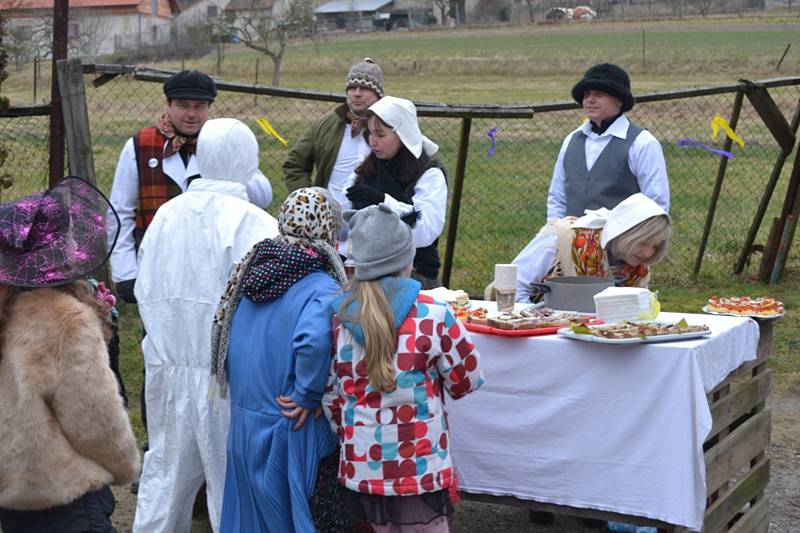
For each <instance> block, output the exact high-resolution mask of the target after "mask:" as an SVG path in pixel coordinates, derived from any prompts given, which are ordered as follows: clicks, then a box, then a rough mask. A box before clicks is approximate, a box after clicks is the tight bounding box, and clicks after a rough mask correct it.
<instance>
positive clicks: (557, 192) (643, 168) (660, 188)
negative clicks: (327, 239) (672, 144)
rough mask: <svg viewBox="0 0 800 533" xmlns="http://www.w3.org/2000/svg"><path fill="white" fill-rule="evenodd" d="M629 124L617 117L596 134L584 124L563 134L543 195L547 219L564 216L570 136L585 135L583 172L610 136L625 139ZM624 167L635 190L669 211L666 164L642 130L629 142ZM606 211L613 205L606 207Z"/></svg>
mask: <svg viewBox="0 0 800 533" xmlns="http://www.w3.org/2000/svg"><path fill="white" fill-rule="evenodd" d="M628 126H630V121H629V120H628V119H627V118H626V117H625V115H621V116H620V117H619V118H618V119H617V120H615V121H614V123H613V124H611V126H609V127H608V129H607V130H606V131H605V132H603V133H601V134H597V133H594V132H593V131H592V123H591V122H590V121H586V122H585V123H584V124H583V125H581V127H579V128H577V129H576V130H574V131H573V132H572V133H570V134H569V135H567V138H566V139H564V142H563V143H562V144H561V150H560V151H559V152H558V158H557V159H556V165H555V167H554V168H553V179H552V181H551V182H550V191H549V192H548V193H547V219H548V220H550V219H551V218H563V217H564V216H566V213H567V198H566V192H565V184H564V180H565V176H564V154H565V153H566V151H567V146H569V142H570V140H572V136H573V135H575V134H576V133H578V132H580V131H582V132H583V133H584V134H586V145H585V150H586V169H587V170H591V169H592V167H593V166H594V163H595V161H597V158H598V157H599V156H600V154H601V153H602V152H603V149H604V148H605V147H606V145H607V144H608V143H609V141H610V140H611V138H612V137H619V138H620V139H625V138H626V137H627V134H628ZM628 167H629V168H630V169H631V172H632V173H633V175H634V176H636V181H637V182H638V183H639V190H640V191H641V192H642V194H644V195H645V196H648V197H650V198H652V199H653V200H654V201H655V202H656V203H657V204H658V205H660V206H661V207H663V208H664V210H665V211H667V212H669V179H668V177H667V164H666V162H665V161H664V152H663V151H662V150H661V143H659V142H658V139H656V138H655V137H653V134H652V133H650V132H649V131H647V130H644V131H642V132H641V133H640V134H639V135H638V136H637V137H636V139H635V140H634V141H633V144H632V145H631V148H630V150H628ZM606 207H608V208H609V209H611V208H613V207H614V206H612V205H609V206H606Z"/></svg>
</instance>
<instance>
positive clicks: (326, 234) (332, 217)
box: [209, 187, 347, 399]
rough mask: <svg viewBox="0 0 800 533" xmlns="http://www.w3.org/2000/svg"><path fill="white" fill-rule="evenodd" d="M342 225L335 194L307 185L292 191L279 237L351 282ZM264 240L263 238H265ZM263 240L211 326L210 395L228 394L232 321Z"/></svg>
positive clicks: (246, 259) (226, 294) (249, 255)
mask: <svg viewBox="0 0 800 533" xmlns="http://www.w3.org/2000/svg"><path fill="white" fill-rule="evenodd" d="M341 226H342V209H341V207H340V206H339V202H337V201H336V200H335V199H334V198H333V195H331V193H330V192H329V191H328V190H327V189H323V188H321V187H307V188H304V189H298V190H296V191H294V192H293V193H291V194H290V195H289V197H288V198H286V201H285V202H283V205H282V206H281V211H280V213H279V214H278V231H279V232H280V235H279V236H278V237H276V239H275V240H277V241H282V242H284V243H287V244H291V245H294V246H296V247H299V248H302V249H307V250H313V251H314V252H316V253H317V254H319V255H321V256H322V257H323V258H324V261H322V263H323V264H324V265H325V271H326V272H327V273H328V274H329V275H330V276H331V277H332V278H334V279H335V280H336V281H337V282H338V283H339V284H340V285H344V284H345V283H346V282H347V275H346V274H345V271H344V265H343V264H342V260H341V258H340V257H339V253H338V252H337V251H336V249H335V247H334V246H335V244H336V240H337V238H338V237H339V230H340V229H341ZM262 242H263V241H262ZM260 245H261V243H258V244H256V245H255V246H253V248H252V249H251V250H250V251H249V252H248V253H247V255H245V257H244V258H243V259H242V260H241V261H240V262H239V265H238V266H237V267H236V269H235V270H234V272H233V274H232V275H231V279H230V280H229V281H228V286H227V287H226V288H225V292H223V294H222V297H221V298H220V303H219V305H218V307H217V313H216V315H215V316H214V323H213V326H212V328H211V376H212V380H211V386H210V387H209V396H210V397H211V398H212V399H213V398H216V397H219V398H224V397H225V396H226V395H227V389H228V376H227V374H226V371H225V362H226V360H227V356H228V343H229V335H230V331H231V321H232V319H233V314H234V312H235V311H236V308H237V307H238V306H239V301H240V300H241V299H242V295H243V289H244V285H245V283H244V280H246V279H247V277H248V273H249V272H250V270H251V269H252V268H254V267H256V266H257V265H256V263H257V262H258V260H259V257H261V256H262V254H259V253H258V252H259V247H260Z"/></svg>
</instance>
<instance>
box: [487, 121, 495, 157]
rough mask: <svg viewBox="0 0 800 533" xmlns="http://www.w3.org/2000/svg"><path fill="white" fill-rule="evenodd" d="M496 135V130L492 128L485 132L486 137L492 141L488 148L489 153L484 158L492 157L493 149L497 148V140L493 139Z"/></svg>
mask: <svg viewBox="0 0 800 533" xmlns="http://www.w3.org/2000/svg"><path fill="white" fill-rule="evenodd" d="M496 133H497V128H492V129H490V130H489V131H487V132H486V136H487V137H489V139H491V141H492V145H491V146H490V147H489V151H488V152H486V157H487V158H489V157H492V154H493V153H494V147H495V146H497V139H496V138H495V134H496Z"/></svg>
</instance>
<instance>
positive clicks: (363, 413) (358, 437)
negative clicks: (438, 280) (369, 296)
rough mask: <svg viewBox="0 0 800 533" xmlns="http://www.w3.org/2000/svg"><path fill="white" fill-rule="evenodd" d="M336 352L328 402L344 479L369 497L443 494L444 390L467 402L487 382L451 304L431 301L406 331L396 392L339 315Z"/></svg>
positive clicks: (412, 315)
mask: <svg viewBox="0 0 800 533" xmlns="http://www.w3.org/2000/svg"><path fill="white" fill-rule="evenodd" d="M334 338H335V339H334V340H335V343H334V349H335V354H334V358H333V364H332V368H331V374H330V377H329V379H328V388H327V391H326V394H325V397H324V398H323V407H324V408H325V411H326V415H327V416H328V418H329V419H330V420H331V424H332V426H333V428H334V431H336V433H337V435H338V436H339V439H340V442H341V452H340V453H341V455H340V461H339V480H340V481H341V482H342V484H343V485H345V486H346V487H347V488H349V489H351V490H354V491H358V492H362V493H368V494H377V495H386V496H402V495H412V494H421V493H426V492H435V491H438V490H443V489H447V488H449V487H450V486H451V485H452V483H453V463H452V460H451V457H450V442H449V433H448V426H447V411H446V409H445V397H444V391H445V389H447V391H448V392H449V393H450V396H452V397H453V398H460V397H462V396H464V395H466V394H468V393H470V392H472V391H474V390H476V389H477V388H478V387H480V385H481V384H482V383H483V373H482V372H481V370H480V358H479V355H478V352H477V351H476V350H475V345H474V344H472V342H471V340H470V338H469V336H468V334H467V331H466V329H465V328H464V325H463V324H462V323H461V322H460V321H458V320H457V319H456V318H455V317H454V316H453V314H452V313H451V312H450V309H449V307H448V306H447V305H446V304H444V303H442V302H438V301H434V300H433V299H431V298H430V297H428V296H425V295H422V294H420V295H417V298H416V303H415V304H414V305H413V306H412V308H411V311H410V312H409V314H408V315H407V317H406V319H405V320H404V321H403V322H402V323H401V325H400V328H399V329H398V351H397V353H396V355H395V377H396V382H397V387H396V389H395V390H393V391H391V392H386V393H380V392H378V391H376V390H374V389H373V388H372V387H371V386H370V385H369V381H368V378H367V361H366V359H365V353H364V348H363V347H362V346H361V345H360V344H358V343H357V342H355V340H354V338H353V335H352V334H351V332H350V331H349V330H348V329H347V328H345V327H344V326H343V325H342V324H341V323H340V322H339V321H338V319H336V317H334Z"/></svg>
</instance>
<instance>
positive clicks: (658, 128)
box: [0, 74, 800, 294]
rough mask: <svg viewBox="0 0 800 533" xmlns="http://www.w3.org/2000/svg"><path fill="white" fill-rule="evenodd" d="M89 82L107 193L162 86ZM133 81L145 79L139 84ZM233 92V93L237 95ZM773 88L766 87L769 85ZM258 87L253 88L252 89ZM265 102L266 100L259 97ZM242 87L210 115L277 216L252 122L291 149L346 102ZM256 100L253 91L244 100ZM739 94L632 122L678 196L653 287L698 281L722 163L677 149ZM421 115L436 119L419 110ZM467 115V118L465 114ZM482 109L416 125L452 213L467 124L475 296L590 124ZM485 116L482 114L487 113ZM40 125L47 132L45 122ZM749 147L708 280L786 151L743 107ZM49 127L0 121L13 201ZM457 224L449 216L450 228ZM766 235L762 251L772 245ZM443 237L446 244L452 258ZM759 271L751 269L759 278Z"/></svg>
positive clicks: (660, 103)
mask: <svg viewBox="0 0 800 533" xmlns="http://www.w3.org/2000/svg"><path fill="white" fill-rule="evenodd" d="M94 77H95V76H93V75H87V76H86V78H85V80H86V84H85V86H86V99H87V105H88V110H89V121H90V125H91V133H92V144H93V153H94V165H95V169H96V174H97V181H98V186H99V187H100V188H101V189H102V190H104V191H106V192H108V191H110V188H111V183H112V180H113V176H114V169H115V167H116V164H117V159H118V156H119V152H120V150H121V148H122V146H123V144H124V143H125V141H126V140H127V139H128V138H129V137H130V136H131V135H132V134H133V133H134V132H136V131H137V130H138V129H139V128H142V127H145V126H149V125H152V124H154V123H155V122H156V120H157V119H158V117H159V116H160V115H161V113H162V112H163V111H164V109H165V100H164V95H163V93H162V89H161V84H160V83H157V81H160V79H161V78H159V77H158V76H151V77H150V78H152V79H149V78H148V76H147V75H138V74H137V76H135V77H134V76H133V75H130V74H128V75H121V76H117V77H115V78H113V79H112V80H110V81H107V82H106V83H103V84H102V85H100V86H99V87H95V86H94V85H93V84H92V79H93V78H94ZM137 78H138V79H137ZM234 85H235V84H234ZM768 85H769V84H768ZM772 85H773V86H771V87H770V89H769V91H770V94H771V95H772V98H773V99H774V100H775V102H776V104H777V105H778V107H779V109H780V110H781V112H782V113H783V115H784V116H785V117H787V120H788V119H789V118H791V117H792V116H793V114H794V113H795V110H796V109H797V107H798V103H799V102H800V78H794V79H784V80H782V81H780V82H776V83H773V84H772ZM250 87H252V86H250ZM262 89H263V90H264V91H269V89H266V88H262ZM256 90H257V89H248V87H247V86H245V85H240V86H235V87H233V86H228V87H226V84H221V91H220V94H219V96H218V98H217V100H216V101H215V102H214V104H213V106H212V116H215V117H236V118H239V119H240V120H242V121H244V122H246V123H247V124H248V125H250V127H251V128H252V129H253V130H254V131H255V132H256V135H257V137H258V138H259V142H260V147H261V148H260V149H261V167H262V168H261V170H262V171H263V172H264V174H265V175H267V176H268V177H269V178H270V181H271V182H272V186H273V190H274V200H273V203H272V205H271V206H270V208H269V211H270V212H271V213H273V214H275V213H276V211H277V209H278V207H279V206H280V204H281V202H282V201H283V200H284V199H285V197H286V187H285V185H284V183H283V179H282V171H281V165H282V164H283V162H284V159H285V157H286V154H287V149H285V148H284V147H283V146H282V145H281V144H280V143H279V142H278V140H277V139H275V138H274V137H272V136H269V135H267V134H266V133H264V132H263V131H262V130H261V129H260V128H259V126H257V125H256V119H258V118H261V117H264V118H267V119H268V120H269V122H270V123H271V124H272V125H273V127H274V128H275V130H277V132H278V133H279V134H280V135H281V136H282V137H283V138H284V139H286V140H287V141H288V143H289V145H290V146H291V145H292V144H293V143H294V142H295V141H296V140H297V139H298V138H299V137H300V136H301V135H302V134H303V133H304V132H305V131H306V130H307V129H308V128H309V127H310V125H311V124H312V122H313V121H315V120H316V119H318V118H320V117H321V116H323V115H324V114H325V113H327V112H329V111H331V110H332V109H333V108H334V107H335V105H337V104H336V102H337V101H341V100H342V97H341V95H325V94H322V93H304V94H300V93H296V94H291V95H290V94H289V92H287V93H286V94H285V95H282V96H277V95H267V94H253V93H252V91H256ZM248 91H250V92H248ZM736 92H737V86H736V85H732V86H731V87H729V88H725V89H718V90H715V91H708V92H707V93H703V92H702V91H695V92H694V93H693V94H692V95H688V94H687V95H684V96H681V95H676V94H674V93H673V94H665V95H650V96H647V97H642V98H640V101H639V102H638V103H637V105H636V107H635V108H634V109H633V111H632V112H631V113H629V117H630V118H631V120H632V121H634V122H636V123H638V124H640V125H642V126H644V127H646V128H647V129H648V130H649V131H650V132H652V133H653V135H655V136H656V138H658V139H659V140H660V141H661V144H662V146H663V148H664V155H665V157H666V160H667V170H668V173H669V178H670V187H671V215H672V218H673V221H674V230H675V237H674V240H673V244H672V249H671V251H670V253H669V254H668V256H667V259H666V260H665V261H664V262H663V263H662V264H660V265H659V266H657V267H656V268H655V272H654V276H653V283H654V284H655V285H670V284H675V285H679V284H681V283H682V282H683V281H685V280H686V279H687V278H688V277H690V276H691V275H692V271H693V268H694V265H695V261H696V258H697V252H698V249H699V246H700V242H701V238H702V235H703V229H704V226H705V223H706V218H707V216H708V212H709V206H710V205H711V198H712V191H713V190H714V184H715V180H716V179H717V174H718V169H719V166H720V156H718V155H715V154H713V153H710V152H708V151H706V150H702V149H698V148H683V147H678V146H677V143H678V141H679V140H680V139H685V138H689V139H696V140H699V141H701V142H703V143H706V144H710V145H715V146H716V147H717V148H722V147H723V138H724V134H722V136H721V137H720V138H718V139H717V140H716V141H712V140H711V128H710V121H711V119H712V118H713V117H714V116H715V115H716V114H719V115H721V116H722V117H724V118H726V119H728V118H730V117H731V114H732V112H733V105H734V100H735V96H736ZM420 109H421V113H420V114H421V115H425V114H437V115H442V114H443V113H441V112H439V113H437V112H436V110H435V109H434V110H433V111H432V112H428V111H429V110H428V109H427V108H426V106H424V105H423V106H421V108H420ZM461 109H462V110H463V108H461ZM480 109H481V108H479V107H478V108H475V109H473V110H472V111H466V112H463V113H462V115H463V116H458V115H459V113H458V112H453V113H451V114H454V115H456V116H435V117H432V116H422V117H421V119H420V125H421V128H422V130H423V133H425V134H426V135H427V136H428V137H430V138H431V139H433V140H434V141H435V142H437V143H438V144H439V146H440V150H439V154H438V156H439V158H440V160H441V161H442V162H443V163H444V164H445V166H446V167H447V168H448V169H449V171H450V172H449V174H450V177H449V186H450V189H451V195H450V202H451V206H450V209H451V211H450V214H451V215H452V207H453V206H452V201H453V196H454V195H453V194H452V191H453V189H454V188H455V185H456V175H455V174H456V173H455V169H456V166H457V156H458V153H459V147H460V135H461V132H462V125H463V121H464V120H465V119H464V117H465V116H467V115H470V117H471V118H468V119H466V120H468V121H469V122H470V123H471V128H470V130H469V136H468V145H467V147H466V148H467V153H466V159H465V172H464V180H463V193H462V195H461V197H460V206H459V208H460V209H459V218H458V227H457V228H456V230H457V234H456V238H455V240H454V241H453V243H452V247H453V256H452V272H451V276H450V283H449V285H450V286H451V287H458V288H463V289H465V290H467V291H468V292H470V294H480V293H482V290H483V287H484V286H485V285H486V284H488V283H489V282H490V281H491V278H492V276H493V265H494V264H495V263H506V262H510V261H511V260H512V259H513V258H514V256H515V255H516V254H517V253H518V252H519V251H520V250H521V249H522V248H523V247H524V246H525V244H526V243H527V242H528V241H529V240H530V239H531V238H532V237H533V236H534V235H535V234H536V232H537V231H538V229H539V228H540V227H541V225H542V224H544V222H545V214H546V205H545V204H546V198H547V190H548V187H549V183H550V178H551V175H552V171H553V164H554V162H555V158H556V155H557V153H558V150H559V148H560V146H561V143H562V141H563V139H564V137H565V136H566V135H567V134H569V132H571V131H572V130H574V129H575V128H577V127H578V126H580V124H581V122H582V120H583V116H582V113H581V112H580V110H579V109H577V107H576V106H574V105H572V104H569V103H563V104H554V105H541V106H533V109H534V111H535V114H534V116H533V118H528V119H522V118H486V115H489V116H491V115H492V113H491V109H489V110H488V112H486V113H484V116H483V117H482V116H480V115H481V114H480V113H475V111H476V110H477V111H480ZM484 111H487V110H486V109H484ZM43 121H44V122H43ZM492 128H496V130H495V131H496V133H495V138H496V146H495V147H494V150H493V153H492V154H491V155H489V154H488V153H487V152H489V148H490V146H491V140H490V138H489V137H488V136H487V132H488V131H489V130H491V129H492ZM736 131H737V133H738V134H739V135H740V136H741V137H743V138H744V140H745V143H746V144H745V146H744V147H743V148H741V147H739V146H738V145H736V144H734V145H733V148H732V149H731V152H732V153H733V155H734V158H733V159H731V160H729V161H728V164H727V170H726V173H725V176H724V182H723V185H722V189H721V194H720V196H719V200H718V202H717V206H716V214H715V217H714V219H713V225H712V226H711V229H710V233H709V235H708V245H707V248H706V250H705V257H704V262H703V265H702V270H701V275H702V276H710V277H713V278H720V277H727V276H729V275H730V272H731V270H732V268H733V265H734V264H735V262H736V260H737V258H738V257H739V254H740V253H741V251H742V246H743V244H744V240H745V235H746V233H747V231H748V229H749V227H750V225H751V223H752V220H753V215H754V213H755V212H756V208H757V206H758V203H759V201H760V199H761V196H762V193H763V191H764V188H765V184H766V182H767V180H768V179H769V176H770V174H771V172H772V171H773V167H774V165H775V161H776V160H777V159H778V157H779V155H780V153H781V151H780V148H779V147H778V145H777V143H776V142H775V140H774V139H773V138H772V136H771V134H770V133H769V130H768V129H767V127H766V126H765V125H764V123H763V122H762V120H761V119H760V118H759V116H758V114H757V113H756V111H755V110H754V109H753V108H752V106H751V105H750V104H749V103H748V101H747V100H746V99H745V100H744V103H743V105H742V107H741V112H740V115H739V119H738V125H737V126H736ZM46 132H47V127H46V117H25V118H20V119H6V118H2V119H0V138H2V139H4V140H5V141H4V142H5V144H6V145H7V146H8V147H9V149H10V150H9V151H10V152H11V154H10V156H9V159H8V161H7V162H6V166H5V168H4V171H5V172H7V173H9V174H10V175H11V176H12V177H13V178H14V181H15V184H14V186H13V187H12V188H11V189H10V190H8V191H6V192H5V195H6V197H8V196H9V195H11V196H13V195H14V194H16V195H21V194H24V193H29V192H32V191H35V190H40V189H41V188H43V187H44V186H46V183H47V135H46ZM790 169H791V164H787V165H785V168H784V169H783V175H782V176H781V179H780V180H779V181H778V187H777V189H776V190H775V194H774V195H773V198H772V201H771V202H770V204H769V208H768V210H767V218H766V219H765V220H769V219H770V217H772V216H775V215H777V214H778V213H779V212H780V209H781V205H782V203H783V199H784V194H785V188H786V182H787V181H788V174H789V171H790ZM450 218H451V217H448V226H449V221H450ZM768 226H769V224H767V223H764V224H762V229H761V231H760V233H759V235H758V239H757V241H756V242H763V241H764V240H765V238H766V235H765V233H766V228H768ZM448 231H449V228H448V227H446V228H445V231H444V233H443V234H442V237H441V238H440V241H439V249H440V253H441V255H442V256H444V255H445V236H446V235H447V234H448ZM756 268H757V265H753V266H750V268H749V272H753V271H754V270H755V269H756Z"/></svg>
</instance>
